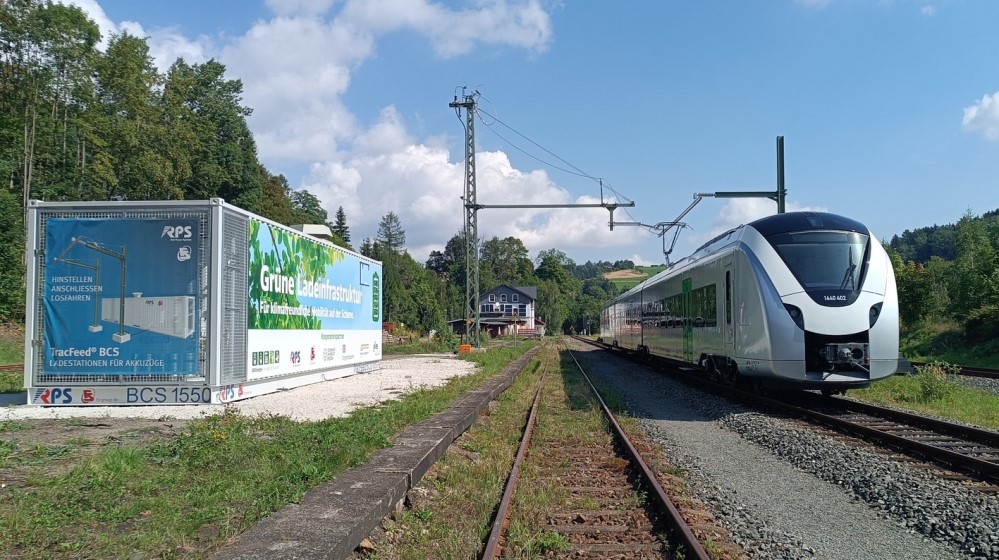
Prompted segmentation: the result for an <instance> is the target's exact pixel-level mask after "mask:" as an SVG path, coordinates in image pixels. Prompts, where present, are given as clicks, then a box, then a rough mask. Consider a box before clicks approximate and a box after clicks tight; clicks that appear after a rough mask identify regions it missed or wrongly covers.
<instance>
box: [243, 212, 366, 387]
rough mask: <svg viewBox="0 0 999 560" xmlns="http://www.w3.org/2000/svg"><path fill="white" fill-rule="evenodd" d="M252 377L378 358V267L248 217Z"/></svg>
mask: <svg viewBox="0 0 999 560" xmlns="http://www.w3.org/2000/svg"><path fill="white" fill-rule="evenodd" d="M248 238H249V259H248V262H249V267H248V269H249V270H248V275H249V278H248V292H249V293H248V297H249V302H248V315H247V317H248V319H247V322H248V324H247V329H248V333H247V341H248V344H247V348H248V350H247V351H248V356H247V363H248V364H249V368H250V371H249V372H248V379H250V380H253V379H261V378H264V377H271V376H276V375H285V374H291V373H298V372H306V371H311V370H318V369H331V368H341V367H343V366H348V365H351V364H358V363H364V362H371V361H375V360H379V359H381V287H380V281H381V278H380V277H381V265H380V264H378V263H371V262H370V261H367V260H365V259H362V258H359V257H357V256H355V255H353V254H350V253H347V252H345V251H341V250H338V249H336V248H333V247H331V246H329V245H326V244H323V243H319V242H317V241H315V240H313V239H310V238H308V237H305V236H304V235H298V234H294V233H291V232H289V231H287V230H284V229H282V228H278V227H274V226H271V225H270V224H268V223H265V222H261V221H258V220H253V219H251V220H250V221H249V231H248Z"/></svg>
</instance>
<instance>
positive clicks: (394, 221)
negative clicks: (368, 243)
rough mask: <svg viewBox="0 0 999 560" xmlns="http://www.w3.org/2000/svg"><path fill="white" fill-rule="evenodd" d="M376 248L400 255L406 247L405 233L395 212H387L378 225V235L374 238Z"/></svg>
mask: <svg viewBox="0 0 999 560" xmlns="http://www.w3.org/2000/svg"><path fill="white" fill-rule="evenodd" d="M375 240H376V241H377V242H378V246H379V247H381V248H382V250H383V251H389V252H392V253H401V252H402V250H403V248H404V247H405V246H406V232H405V230H403V229H402V223H401V222H400V221H399V216H397V215H396V214H395V212H392V211H389V213H388V214H385V216H384V217H382V221H381V222H379V224H378V234H377V235H376V236H375Z"/></svg>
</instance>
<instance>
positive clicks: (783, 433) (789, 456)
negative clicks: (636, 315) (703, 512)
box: [572, 343, 999, 560]
mask: <svg viewBox="0 0 999 560" xmlns="http://www.w3.org/2000/svg"><path fill="white" fill-rule="evenodd" d="M572 346H573V348H576V349H578V350H579V352H578V354H577V357H578V359H579V360H580V363H581V364H583V367H584V368H587V371H588V372H589V373H591V374H592V375H593V376H594V377H595V378H597V379H600V380H601V381H603V382H605V383H607V384H609V385H611V386H612V387H614V388H615V390H616V391H617V392H618V393H619V394H620V395H621V396H622V397H623V398H624V399H625V401H626V402H627V403H628V407H629V410H630V412H631V413H632V414H633V415H634V416H635V417H636V418H638V419H639V423H640V426H641V427H642V429H643V430H644V431H645V432H646V434H647V435H648V437H649V438H650V440H652V441H654V442H657V443H659V444H660V445H661V446H662V448H663V449H664V451H665V453H666V455H667V456H668V457H669V458H670V460H672V461H673V462H674V463H675V464H676V465H678V466H681V467H684V468H686V469H688V471H689V474H688V477H689V480H690V481H691V483H692V485H693V486H694V490H695V492H696V493H697V495H698V497H699V498H700V499H701V500H702V501H704V503H705V504H707V505H708V506H709V507H710V508H711V509H712V510H713V511H714V513H715V515H716V517H717V518H718V521H719V522H721V524H722V525H724V526H725V527H726V528H727V529H728V530H729V532H730V533H731V534H732V536H733V538H734V539H735V540H736V542H738V543H740V544H741V545H742V546H743V547H744V548H745V549H746V550H747V551H749V553H750V555H751V557H752V558H766V559H771V558H779V559H785V558H821V559H844V560H847V559H849V560H864V559H878V560H881V559H885V558H904V559H906V560H922V559H926V560H931V559H950V558H997V559H999V499H997V498H996V497H995V496H984V495H981V494H978V493H971V492H967V491H965V490H962V489H961V488H960V487H958V485H956V484H953V483H950V482H948V481H943V480H940V479H938V478H936V477H933V476H931V475H927V474H925V473H923V472H922V471H920V470H918V469H912V468H909V467H907V466H905V465H902V464H900V463H897V462H895V461H891V460H889V459H886V458H884V457H881V456H879V455H876V454H872V453H869V452H864V451H861V450H858V449H854V448H850V447H848V446H846V445H844V444H842V443H840V442H837V441H834V440H831V439H829V438H825V437H822V436H819V435H817V434H815V433H813V432H811V431H809V430H806V429H801V428H797V427H795V426H794V425H793V424H791V423H789V422H786V421H783V420H780V419H775V418H770V417H767V416H765V415H762V414H759V413H755V412H751V411H748V410H747V409H745V408H744V407H742V406H740V405H736V404H732V403H729V402H727V401H725V400H723V399H720V398H717V397H713V396H709V395H705V394H703V393H701V392H699V391H697V390H695V389H691V388H688V387H685V386H683V384H681V383H679V382H676V381H673V380H670V379H668V378H666V377H665V376H663V375H660V374H654V373H650V372H648V371H646V370H644V369H643V368H641V367H639V366H636V365H634V364H631V363H628V362H625V361H623V360H619V359H617V358H615V357H614V356H611V355H608V354H607V353H606V352H604V351H601V350H595V349H593V350H591V349H590V348H591V347H584V346H582V345H580V343H572ZM626 374H627V375H626Z"/></svg>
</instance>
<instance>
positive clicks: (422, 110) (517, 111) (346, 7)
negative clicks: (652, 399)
mask: <svg viewBox="0 0 999 560" xmlns="http://www.w3.org/2000/svg"><path fill="white" fill-rule="evenodd" d="M61 1H64V2H66V3H72V4H75V5H78V6H80V7H81V8H83V9H84V11H86V12H87V13H88V14H89V15H90V16H91V18H92V19H94V20H95V21H96V22H97V23H98V24H99V26H100V28H101V30H102V32H103V34H104V37H105V39H104V41H105V43H104V44H105V45H106V41H107V38H108V37H109V36H110V35H111V34H112V33H119V34H120V33H123V32H128V33H130V34H133V35H138V36H142V37H146V38H147V41H148V43H149V45H150V54H151V56H152V57H153V58H154V61H155V64H156V65H157V67H158V68H159V69H160V70H161V71H162V72H166V70H167V69H168V68H169V66H170V64H171V63H173V61H175V60H176V59H177V58H178V57H182V58H183V59H184V60H185V61H187V62H188V63H192V64H193V63H200V62H205V61H207V60H210V59H215V60H218V61H219V62H221V63H222V64H224V65H225V66H226V69H227V73H226V77H227V78H229V79H239V80H241V81H242V83H243V87H244V96H243V103H244V105H245V106H247V107H250V108H252V109H253V114H252V115H251V116H250V117H249V118H248V122H249V125H250V128H251V130H252V131H253V134H254V137H255V139H256V142H257V150H258V157H259V158H260V160H261V162H262V163H263V164H264V165H265V166H266V167H267V169H268V170H269V171H270V172H271V173H273V174H282V175H284V176H285V177H286V178H287V179H288V181H289V184H290V185H291V186H292V188H295V189H307V190H308V191H309V192H310V193H312V194H313V195H315V196H316V197H317V198H318V199H319V200H320V201H321V202H322V204H323V206H324V208H325V209H326V210H327V212H328V213H329V218H330V220H331V221H332V219H333V217H334V215H335V213H336V210H337V208H338V207H341V206H342V207H343V209H344V212H345V213H346V216H347V224H348V226H349V227H350V234H351V240H352V242H353V243H354V245H355V247H357V246H359V245H360V242H361V241H362V240H363V239H364V238H374V237H375V236H376V234H377V229H378V224H379V222H380V221H381V219H382V217H384V216H385V215H386V214H387V213H388V212H390V211H391V212H394V213H395V214H396V215H398V216H399V218H400V221H401V224H402V227H403V229H404V230H405V233H406V248H407V250H408V251H409V253H410V255H412V256H413V258H415V259H416V260H417V261H419V262H424V261H426V259H427V257H428V256H429V253H430V251H432V250H441V249H443V246H444V245H445V244H446V243H447V241H448V240H449V239H451V238H452V236H454V235H455V234H458V233H460V232H461V230H462V227H463V224H464V220H465V210H464V207H463V201H462V199H461V196H462V195H463V193H464V179H465V162H464V160H465V130H464V124H463V123H464V118H465V115H464V114H463V113H456V110H455V109H453V108H450V107H449V106H448V104H449V103H450V102H452V101H453V100H454V99H455V96H458V98H459V99H463V97H462V96H464V95H466V94H467V95H474V98H475V101H476V106H477V109H478V114H477V119H476V122H475V147H476V152H475V163H476V166H475V171H476V175H475V176H476V195H477V196H476V199H477V202H478V203H479V204H482V205H492V204H495V205H504V204H520V205H528V204H594V203H600V202H628V201H633V202H634V207H630V208H619V209H618V210H617V211H615V212H614V214H613V219H614V221H615V222H631V223H638V224H645V225H652V224H658V223H660V222H672V221H676V219H677V218H678V216H680V214H681V213H682V212H683V211H684V210H685V209H687V208H688V206H689V205H690V204H691V203H692V202H693V201H694V195H695V193H714V192H723V191H775V190H776V188H777V156H776V153H777V150H776V142H777V141H776V139H777V137H779V136H780V137H783V138H784V169H785V186H786V188H787V198H786V209H787V211H794V210H816V211H825V212H833V213H836V214H842V215H844V216H848V217H850V218H853V219H856V220H858V221H860V222H862V223H864V224H866V225H867V226H868V227H870V228H871V230H872V231H873V232H874V234H875V236H877V238H878V239H880V240H882V241H888V240H890V239H891V238H892V236H894V235H900V234H902V233H903V232H904V231H905V230H913V229H917V228H921V227H926V226H932V225H942V224H948V223H955V222H957V221H958V220H959V219H960V218H961V217H962V216H964V215H966V214H968V213H971V214H972V215H975V216H977V215H981V214H982V213H984V212H988V211H992V210H996V209H997V208H999V33H996V31H995V22H997V21H999V2H994V1H991V0H765V1H762V2H745V1H743V0H703V1H698V2H677V1H665V0H633V1H627V2H618V1H615V2H608V1H605V2H573V1H555V0H467V1H459V0H448V1H432V0H209V1H204V0H199V1H193V0H171V1H170V2H154V1H136V0H61ZM776 211H777V205H776V203H775V202H774V201H773V200H770V199H766V198H759V199H755V198H712V197H704V198H703V199H702V200H701V201H700V202H699V203H698V204H697V205H696V206H695V207H694V208H693V209H692V210H690V212H689V213H688V214H687V215H686V216H685V217H684V218H683V220H682V221H683V222H684V224H685V226H684V227H683V228H682V229H680V233H679V236H678V237H677V241H676V246H675V248H673V251H672V253H671V254H670V260H671V262H675V261H677V260H679V259H680V258H682V257H684V256H686V255H687V254H690V253H691V252H692V251H693V250H695V249H696V248H697V247H698V246H700V245H701V244H702V243H704V242H705V241H707V240H709V239H711V238H713V237H714V236H715V235H718V234H719V233H722V232H724V231H726V230H727V229H730V228H732V227H735V226H737V225H739V224H742V223H746V222H748V221H751V220H754V219H757V218H760V217H763V216H766V215H769V214H773V213H776ZM477 217H478V232H479V236H480V238H482V239H491V238H493V237H499V238H501V239H502V238H506V237H508V236H513V237H516V238H519V239H521V240H522V241H523V242H524V245H525V246H526V247H527V248H528V250H529V252H530V256H531V258H534V257H536V256H537V254H538V252H539V251H542V250H548V249H553V248H554V249H558V250H560V251H562V252H564V253H565V254H566V255H567V256H569V257H570V258H572V259H573V260H574V261H575V262H577V263H579V264H582V263H584V262H586V261H598V260H606V261H617V260H621V259H631V260H633V261H635V263H636V264H640V265H644V264H655V263H662V262H664V261H665V255H664V247H665V248H668V247H669V245H670V243H671V242H672V240H673V233H674V232H673V231H670V232H668V233H667V234H666V235H665V236H663V237H660V236H659V235H657V234H656V233H654V232H650V231H648V230H647V229H646V228H644V227H640V226H634V225H632V226H628V225H623V224H617V225H616V226H615V227H614V228H613V230H611V228H610V227H609V220H610V217H611V214H610V212H608V211H607V210H606V209H603V208H566V209H554V210H541V209H490V208H484V209H482V210H479V211H478V214H477Z"/></svg>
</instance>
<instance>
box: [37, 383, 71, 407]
mask: <svg viewBox="0 0 999 560" xmlns="http://www.w3.org/2000/svg"><path fill="white" fill-rule="evenodd" d="M38 401H41V402H42V404H72V402H73V389H70V388H68V387H67V388H59V387H55V388H51V389H50V388H48V387H46V388H44V389H38V390H37V391H35V402H38Z"/></svg>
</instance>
